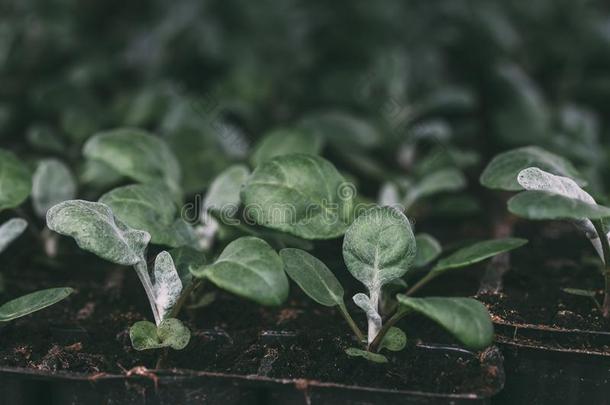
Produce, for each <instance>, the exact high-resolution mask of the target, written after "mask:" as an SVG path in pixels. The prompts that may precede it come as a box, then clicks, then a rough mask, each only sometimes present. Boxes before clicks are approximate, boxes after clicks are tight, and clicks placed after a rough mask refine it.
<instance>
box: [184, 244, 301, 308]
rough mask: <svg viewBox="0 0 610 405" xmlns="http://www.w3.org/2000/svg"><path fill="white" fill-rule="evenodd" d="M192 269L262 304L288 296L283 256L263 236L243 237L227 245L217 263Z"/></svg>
mask: <svg viewBox="0 0 610 405" xmlns="http://www.w3.org/2000/svg"><path fill="white" fill-rule="evenodd" d="M191 272H192V273H193V275H194V276H195V277H199V278H206V279H207V280H210V281H211V282H212V283H214V284H215V285H216V286H217V287H219V288H222V289H223V290H227V291H229V292H231V293H233V294H236V295H239V296H240V297H244V298H247V299H250V300H252V301H255V302H257V303H259V304H261V305H270V306H274V305H281V304H282V303H283V302H284V301H285V300H286V299H287V298H288V288H289V286H288V278H287V277H286V274H285V273H284V265H283V263H282V259H281V258H280V257H279V256H278V254H277V253H276V252H275V251H274V250H273V248H271V246H269V244H268V243H267V242H265V241H264V240H262V239H259V238H255V237H242V238H239V239H237V240H235V241H233V242H231V243H230V244H229V245H228V246H227V247H226V248H225V249H224V251H223V252H222V253H221V255H220V257H218V259H217V260H216V262H215V263H214V264H212V265H210V266H207V267H204V268H201V269H191Z"/></svg>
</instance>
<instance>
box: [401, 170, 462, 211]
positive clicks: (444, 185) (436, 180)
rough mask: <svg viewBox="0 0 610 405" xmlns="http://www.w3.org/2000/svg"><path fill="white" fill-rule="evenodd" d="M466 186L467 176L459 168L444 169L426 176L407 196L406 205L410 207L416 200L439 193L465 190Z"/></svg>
mask: <svg viewBox="0 0 610 405" xmlns="http://www.w3.org/2000/svg"><path fill="white" fill-rule="evenodd" d="M465 187H466V178H465V177H464V175H463V174H462V172H460V171H459V170H457V169H443V170H439V171H438V172H436V173H432V174H430V175H427V176H426V177H424V178H423V179H422V180H421V181H419V182H418V183H417V184H416V185H415V186H414V187H413V188H411V189H410V190H409V191H408V193H407V197H406V198H405V202H404V205H405V207H407V208H408V207H410V206H411V205H412V204H413V203H414V202H415V201H417V200H419V199H422V198H426V197H430V196H433V195H435V194H439V193H447V192H451V191H459V190H463V189H464V188H465Z"/></svg>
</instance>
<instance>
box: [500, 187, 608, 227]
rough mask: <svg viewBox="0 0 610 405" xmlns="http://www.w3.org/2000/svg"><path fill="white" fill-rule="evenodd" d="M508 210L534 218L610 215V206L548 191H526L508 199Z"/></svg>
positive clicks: (601, 216) (521, 215)
mask: <svg viewBox="0 0 610 405" xmlns="http://www.w3.org/2000/svg"><path fill="white" fill-rule="evenodd" d="M508 210H509V211H510V212H512V213H513V214H515V215H518V216H520V217H523V218H527V219H534V220H550V219H570V220H582V219H583V218H588V219H591V220H597V219H604V218H608V217H610V208H607V207H604V206H601V205H597V204H589V203H586V202H583V201H581V200H577V199H574V198H570V197H565V196H562V195H559V194H555V193H551V192H548V191H524V192H522V193H519V194H517V195H516V196H514V197H513V198H511V199H510V200H508Z"/></svg>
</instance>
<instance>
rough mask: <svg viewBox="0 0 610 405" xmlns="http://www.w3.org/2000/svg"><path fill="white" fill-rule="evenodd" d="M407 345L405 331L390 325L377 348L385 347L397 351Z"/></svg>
mask: <svg viewBox="0 0 610 405" xmlns="http://www.w3.org/2000/svg"><path fill="white" fill-rule="evenodd" d="M406 346H407V335H405V333H404V332H403V331H402V330H401V329H399V328H397V327H395V326H392V327H391V328H390V329H389V330H388V332H387V333H386V335H385V336H384V337H383V340H382V341H381V344H380V345H379V350H381V349H387V350H389V351H391V352H399V351H401V350H403V349H404V348H405V347H406Z"/></svg>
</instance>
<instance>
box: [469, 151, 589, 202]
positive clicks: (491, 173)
mask: <svg viewBox="0 0 610 405" xmlns="http://www.w3.org/2000/svg"><path fill="white" fill-rule="evenodd" d="M528 167H538V168H540V169H542V170H544V171H547V172H550V173H552V174H555V175H559V176H566V177H570V178H572V179H574V180H575V181H576V183H577V184H578V185H580V186H585V185H586V184H587V182H586V180H585V179H584V178H583V177H582V176H581V174H580V173H579V172H578V171H577V170H576V168H575V167H574V166H573V165H572V163H570V162H569V161H568V160H566V159H564V158H563V157H561V156H558V155H555V154H553V153H551V152H548V151H546V150H544V149H542V148H539V147H537V146H526V147H523V148H517V149H513V150H510V151H508V152H504V153H501V154H499V155H497V156H496V157H495V158H493V160H492V161H491V162H490V163H489V165H487V167H486V168H485V171H483V174H482V175H481V179H480V181H481V184H482V185H484V186H485V187H488V188H491V189H497V190H506V191H518V190H522V189H523V188H522V187H521V185H519V183H518V181H517V176H518V175H519V173H520V172H521V170H523V169H526V168H528Z"/></svg>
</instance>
